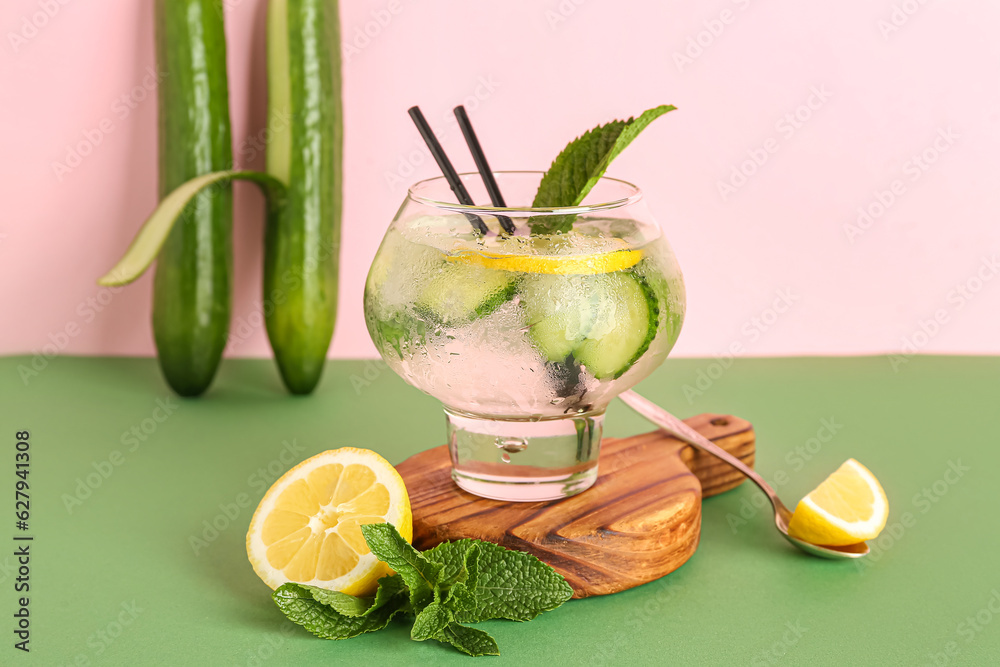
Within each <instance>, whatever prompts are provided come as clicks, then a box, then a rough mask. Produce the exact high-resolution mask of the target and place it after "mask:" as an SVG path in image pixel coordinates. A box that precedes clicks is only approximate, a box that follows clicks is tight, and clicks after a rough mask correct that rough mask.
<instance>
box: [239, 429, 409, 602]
mask: <svg viewBox="0 0 1000 667" xmlns="http://www.w3.org/2000/svg"><path fill="white" fill-rule="evenodd" d="M386 522H388V523H391V524H393V525H394V526H396V529H397V530H399V533H400V534H401V535H402V536H403V538H404V539H406V541H408V542H409V541H410V540H411V539H413V519H412V514H411V511H410V500H409V497H408V496H407V493H406V487H405V485H404V484H403V478H402V477H400V476H399V473H398V472H396V469H395V468H393V467H392V465H390V464H389V462H388V461H386V460H385V459H384V458H382V457H381V456H379V455H378V454H376V453H375V452H373V451H370V450H367V449H356V448H354V447H344V448H342V449H334V450H330V451H326V452H323V453H322V454H317V455H316V456H314V457H312V458H310V459H306V460H305V461H303V462H302V463H300V464H298V465H297V466H295V467H294V468H292V469H291V470H289V471H288V472H286V473H285V474H284V475H282V477H281V478H280V479H279V480H278V481H276V482H275V483H274V485H272V486H271V488H270V489H268V491H267V493H266V494H264V497H263V499H261V501H260V505H258V506H257V511H256V512H254V515H253V518H252V519H251V520H250V529H249V530H248V531H247V556H248V557H249V558H250V563H251V564H252V565H253V569H254V571H255V572H256V573H257V575H258V576H259V577H260V578H261V579H262V580H263V581H264V583H266V584H267V585H268V586H270V587H271V588H277V587H278V586H280V585H281V584H283V583H285V582H288V581H294V582H297V583H300V584H309V585H311V586H319V587H322V588H327V589H330V590H337V591H341V592H344V593H347V594H348V595H368V594H370V593H372V592H373V591H374V590H375V588H376V587H377V582H378V579H379V578H380V577H382V576H384V575H386V574H390V573H391V570H390V569H389V567H388V566H387V565H385V563H382V562H381V561H379V560H378V559H377V558H375V556H374V555H372V554H371V552H370V551H369V550H368V545H367V544H366V543H365V540H364V537H363V536H362V534H361V526H362V525H364V524H368V523H386Z"/></svg>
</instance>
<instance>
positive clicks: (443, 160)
mask: <svg viewBox="0 0 1000 667" xmlns="http://www.w3.org/2000/svg"><path fill="white" fill-rule="evenodd" d="M407 113H409V114H410V118H412V119H413V123H414V124H415V125H416V126H417V130H418V131H419V132H420V136H421V137H423V139H424V143H426V144H427V148H429V149H430V151H431V155H432V156H433V157H434V161H435V162H437V164H438V167H440V168H441V173H442V174H444V178H445V180H446V181H448V185H449V186H450V187H451V191H452V192H454V193H455V196H456V197H458V203H459V204H462V205H464V206H475V202H473V201H472V197H470V196H469V191H468V190H466V189H465V186H464V185H463V184H462V179H460V178H459V177H458V172H456V171H455V167H453V166H451V160H449V159H448V156H447V155H446V154H445V152H444V149H443V148H442V147H441V144H440V143H439V142H438V140H437V137H435V136H434V132H433V130H431V126H430V125H428V123H427V119H426V118H424V114H423V113H421V112H420V107H410V109H409V111H408V112H407ZM465 217H466V218H468V219H469V222H470V223H472V226H473V227H475V229H476V231H477V232H479V233H480V234H487V233H488V232H489V231H490V229H489V227H487V226H486V223H485V222H483V221H482V219H481V218H480V217H479V216H478V215H474V214H472V213H466V214H465Z"/></svg>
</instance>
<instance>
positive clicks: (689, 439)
mask: <svg viewBox="0 0 1000 667" xmlns="http://www.w3.org/2000/svg"><path fill="white" fill-rule="evenodd" d="M618 398H620V399H622V400H623V401H624V402H625V404H626V405H628V406H629V407H630V408H632V409H633V410H635V411H636V412H638V413H639V414H640V415H642V416H643V417H645V418H646V419H648V420H649V421H651V422H653V423H654V424H656V425H657V426H659V427H660V428H661V429H663V430H664V431H666V432H667V433H669V434H670V435H672V436H673V437H675V438H677V439H678V440H680V441H682V442H686V443H688V444H689V445H691V446H692V447H697V448H698V449H700V450H702V451H705V452H708V453H709V454H711V455H712V456H715V457H718V458H720V459H722V460H723V461H725V462H726V463H728V464H729V465H731V466H733V467H734V468H736V469H737V470H739V471H740V472H741V473H743V474H744V475H746V476H747V477H749V478H750V480H751V481H752V482H753V483H754V484H756V485H757V486H759V487H760V490H761V491H763V492H764V494H765V495H767V497H768V499H769V500H770V501H771V506H772V507H774V525H775V526H776V527H777V528H778V532H780V533H781V534H782V535H784V536H785V539H786V540H788V541H789V542H791V543H792V544H794V545H795V546H796V547H798V548H799V549H802V550H803V551H805V552H806V553H810V554H812V555H813V556H819V557H821V558H831V559H836V558H861V557H862V556H867V555H868V551H869V549H868V545H867V544H866V543H865V542H859V543H858V544H848V545H846V546H841V547H826V546H820V545H818V544H812V543H811V542H804V541H802V540H800V539H797V538H794V537H792V536H791V535H789V534H788V522H789V520H791V518H792V513H791V512H790V511H789V509H788V508H787V507H785V504H784V503H782V502H781V499H780V498H778V494H777V493H775V491H774V489H772V488H771V485H770V484H768V483H767V482H765V481H764V478H763V477H761V476H760V475H758V474H757V473H756V471H754V470H753V469H752V468H749V467H747V466H746V465H745V464H744V463H743V461H740V460H739V459H738V458H736V457H735V456H733V455H732V454H730V453H729V452H727V451H726V450H724V449H722V448H721V447H719V446H718V445H716V444H715V443H713V442H712V441H711V440H709V439H708V438H706V437H704V436H703V435H701V434H700V433H698V431H696V430H694V429H693V428H691V427H690V426H688V425H687V424H685V423H684V422H682V421H681V420H680V419H678V418H677V417H674V416H673V415H672V414H670V413H669V412H667V411H666V410H664V409H663V408H661V407H660V406H658V405H656V404H655V403H653V402H651V401H649V400H647V399H645V398H643V397H642V396H640V395H639V394H637V393H635V392H634V391H631V390H628V391H625V392H624V393H622V394H621V395H620V396H618Z"/></svg>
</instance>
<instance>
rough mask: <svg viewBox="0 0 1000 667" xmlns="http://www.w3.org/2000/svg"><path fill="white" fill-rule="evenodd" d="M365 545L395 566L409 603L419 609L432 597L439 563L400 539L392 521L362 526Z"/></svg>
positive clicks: (414, 609) (394, 568) (379, 557)
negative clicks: (408, 595) (407, 590)
mask: <svg viewBox="0 0 1000 667" xmlns="http://www.w3.org/2000/svg"><path fill="white" fill-rule="evenodd" d="M361 534H362V535H363V536H364V538H365V542H367V543H368V548H369V549H371V552H372V553H373V554H375V557H376V558H378V559H379V560H380V561H382V562H383V563H385V564H386V565H388V566H389V567H391V568H392V569H393V570H395V571H396V572H397V573H398V574H399V576H401V577H402V578H403V581H404V582H405V583H406V586H407V588H409V589H410V605H411V606H412V607H413V611H414V612H417V613H419V612H420V611H421V610H422V609H423V608H424V607H425V606H427V605H428V604H430V603H431V601H432V600H433V599H434V587H435V586H436V585H437V583H438V578H439V577H440V574H441V566H440V565H439V564H438V563H435V562H433V561H430V560H427V559H426V558H424V556H423V555H421V553H420V552H419V551H417V550H416V549H414V548H413V547H412V546H411V545H410V543H409V542H407V541H406V540H404V539H403V537H402V536H401V535H400V534H399V531H398V530H396V527H395V526H393V525H392V524H391V523H369V524H365V525H364V526H361Z"/></svg>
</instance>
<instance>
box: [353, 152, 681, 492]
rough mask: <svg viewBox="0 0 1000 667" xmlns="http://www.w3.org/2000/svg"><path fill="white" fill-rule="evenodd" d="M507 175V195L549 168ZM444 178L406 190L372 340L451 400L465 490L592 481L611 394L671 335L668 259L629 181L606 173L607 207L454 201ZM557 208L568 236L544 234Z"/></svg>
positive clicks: (369, 317) (674, 291) (676, 310)
mask: <svg viewBox="0 0 1000 667" xmlns="http://www.w3.org/2000/svg"><path fill="white" fill-rule="evenodd" d="M498 176H500V177H501V179H502V180H503V183H502V186H503V188H504V191H505V192H509V193H512V194H513V196H517V194H518V192H519V191H532V192H533V191H534V189H535V188H537V185H538V178H539V174H534V173H530V172H517V173H509V174H503V173H501V174H498ZM436 181H437V182H436ZM440 181H441V179H431V180H429V181H424V182H422V183H418V184H417V185H415V186H414V187H413V188H411V190H410V194H409V196H408V198H407V201H406V202H405V203H404V205H403V207H402V208H401V209H400V211H399V213H398V214H397V216H396V219H395V220H394V221H393V223H392V224H391V225H390V227H389V229H388V231H387V232H386V235H385V238H384V239H383V241H382V245H381V247H380V248H379V251H378V254H377V255H376V257H375V260H374V262H373V263H372V267H371V270H370V272H369V275H368V281H367V283H366V285H365V319H366V322H367V325H368V331H369V333H370V334H371V337H372V340H373V341H374V343H375V346H376V347H377V348H378V351H379V353H380V354H381V356H382V358H383V359H384V360H385V361H386V363H387V364H388V365H389V367H390V368H392V369H393V370H394V371H395V372H396V373H398V374H399V375H400V376H401V377H402V378H403V379H404V380H405V381H406V382H408V383H410V384H412V385H413V386H415V387H417V388H419V389H421V390H423V391H424V392H426V393H428V394H430V395H432V396H434V397H436V398H437V399H439V400H440V401H441V402H442V403H444V407H445V416H446V420H447V426H448V445H449V448H450V452H451V458H452V477H453V479H454V480H455V482H456V483H457V484H458V485H459V486H460V487H462V488H464V489H466V490H467V491H470V492H472V493H475V494H478V495H481V496H485V497H489V498H497V499H502V500H548V499H554V498H561V497H565V496H569V495H573V494H574V493H579V492H580V491H582V490H584V489H586V488H588V487H589V486H590V485H591V484H593V483H594V481H595V479H596V476H597V459H598V453H599V448H600V441H601V435H602V428H603V420H604V411H605V409H606V408H607V405H608V403H609V402H610V401H611V400H612V399H613V398H614V397H615V396H617V395H618V394H619V393H621V392H622V391H624V390H625V389H628V388H629V387H631V386H632V385H634V384H636V383H637V382H639V381H640V380H642V379H643V378H645V377H646V376H648V375H649V374H650V373H651V372H652V371H653V370H654V369H655V368H656V367H657V366H659V365H660V364H661V363H662V362H663V360H664V359H665V358H666V356H667V353H668V352H669V351H670V348H671V347H673V344H674V342H675V341H676V340H677V336H678V334H679V332H680V328H681V322H682V320H683V318H684V303H685V301H684V282H683V278H682V277H681V272H680V269H679V267H678V265H677V261H676V259H675V257H674V254H673V252H672V251H671V249H670V246H669V245H668V243H667V242H666V240H665V239H664V237H663V235H662V233H661V231H660V227H659V226H658V225H657V224H656V223H655V222H653V221H652V220H651V219H650V218H649V215H648V212H646V210H645V207H644V205H643V204H642V203H641V201H640V199H641V195H640V193H639V192H638V190H637V189H636V188H635V187H634V186H631V185H629V184H627V183H624V182H622V181H615V180H614V179H607V178H603V179H601V182H600V183H599V184H598V185H597V187H596V188H595V194H596V195H598V196H602V197H605V199H604V200H603V201H605V202H607V203H603V204H597V205H591V206H580V207H573V208H560V209H529V208H504V209H491V208H476V207H463V206H459V205H456V204H447V203H443V202H442V199H445V198H446V196H447V193H446V192H445V191H444V188H446V186H444V185H443V183H441V182H440ZM469 187H470V189H475V184H474V182H470V183H469ZM477 195H478V196H479V197H480V199H481V198H482V195H481V194H480V193H477ZM598 201H601V200H598ZM546 216H549V217H548V218H546ZM501 217H503V218H506V220H505V221H504V222H506V221H509V223H510V224H508V225H507V228H508V229H510V228H511V226H513V228H514V230H515V231H514V233H512V234H511V233H507V232H506V231H504V227H503V224H502V222H501ZM553 217H556V223H558V226H559V227H560V228H561V231H559V232H558V233H541V232H540V230H542V229H544V228H545V225H542V224H537V223H538V221H539V220H542V221H543V222H547V221H549V220H551V219H552V218H553ZM483 228H486V229H487V230H488V231H487V233H485V234H483V233H481V232H480V231H477V230H481V229H483Z"/></svg>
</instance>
